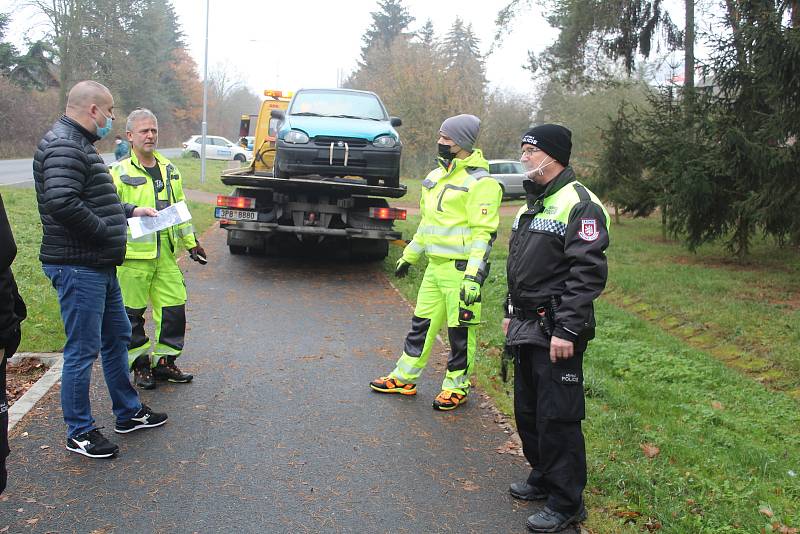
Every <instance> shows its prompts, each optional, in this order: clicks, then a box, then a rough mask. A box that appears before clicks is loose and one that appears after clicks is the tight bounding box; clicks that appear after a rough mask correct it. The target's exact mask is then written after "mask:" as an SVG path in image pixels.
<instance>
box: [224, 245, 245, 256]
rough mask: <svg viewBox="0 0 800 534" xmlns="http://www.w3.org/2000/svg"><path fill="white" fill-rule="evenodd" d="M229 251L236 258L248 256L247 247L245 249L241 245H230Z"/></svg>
mask: <svg viewBox="0 0 800 534" xmlns="http://www.w3.org/2000/svg"><path fill="white" fill-rule="evenodd" d="M228 249H229V250H230V251H231V254H232V255H234V256H240V255H242V254H247V247H243V246H241V245H228Z"/></svg>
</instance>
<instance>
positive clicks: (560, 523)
mask: <svg viewBox="0 0 800 534" xmlns="http://www.w3.org/2000/svg"><path fill="white" fill-rule="evenodd" d="M587 516H588V514H587V513H586V507H585V506H584V505H583V503H581V507H580V508H579V509H578V511H577V512H575V513H574V514H572V515H570V514H563V513H561V512H556V511H555V510H551V509H550V508H548V507H547V506H545V507H544V510H540V511H538V512H536V513H535V514H533V515H532V516H530V517H529V518H528V522H527V523H526V524H527V526H528V530H530V531H531V532H561V531H562V530H564V529H565V528H567V527H568V526H570V525H577V524H578V523H580V522H582V521H586V517H587Z"/></svg>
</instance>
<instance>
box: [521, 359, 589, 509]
mask: <svg viewBox="0 0 800 534" xmlns="http://www.w3.org/2000/svg"><path fill="white" fill-rule="evenodd" d="M515 349H516V351H517V352H516V357H515V358H514V416H515V418H516V421H517V431H518V432H519V436H520V438H521V439H522V451H523V453H524V454H525V458H526V459H527V460H528V462H529V463H530V464H531V473H530V475H529V476H528V483H529V484H531V485H534V486H536V487H538V488H541V489H543V490H545V491H547V492H548V494H549V497H548V499H547V506H548V507H549V508H550V509H552V510H555V511H557V512H561V513H567V514H572V513H575V512H577V511H578V509H579V508H580V506H581V503H582V498H583V497H582V496H583V489H584V488H585V487H586V447H585V444H584V440H583V431H582V430H581V420H582V419H583V418H584V417H585V415H586V414H585V405H584V396H583V353H577V354H575V355H574V356H573V357H572V358H570V359H568V360H558V361H557V363H555V364H553V363H551V362H550V350H549V349H546V348H543V347H537V346H534V345H520V346H518V347H515Z"/></svg>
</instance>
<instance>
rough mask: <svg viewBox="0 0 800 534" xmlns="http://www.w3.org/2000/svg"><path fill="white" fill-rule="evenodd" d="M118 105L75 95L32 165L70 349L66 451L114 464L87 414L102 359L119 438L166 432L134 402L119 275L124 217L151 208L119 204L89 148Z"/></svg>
mask: <svg viewBox="0 0 800 534" xmlns="http://www.w3.org/2000/svg"><path fill="white" fill-rule="evenodd" d="M113 119H114V99H113V97H112V96H111V93H110V92H109V90H108V89H107V88H106V87H105V86H103V85H102V84H99V83H97V82H93V81H83V82H80V83H78V84H76V85H75V87H73V88H72V89H71V90H70V92H69V96H68V97H67V110H66V113H65V114H64V116H63V117H61V118H60V119H59V120H58V121H57V122H56V123H55V124H54V125H53V127H52V128H51V129H50V131H49V132H47V134H45V136H44V138H42V140H41V141H40V142H39V146H38V147H37V149H36V154H35V155H34V158H33V177H34V180H35V182H36V198H37V200H38V203H39V215H40V216H41V219H42V227H43V232H44V235H43V237H42V246H41V249H40V253H39V259H40V260H41V262H42V268H43V269H44V272H45V274H46V275H47V277H48V278H49V279H50V281H51V282H52V283H53V287H54V288H55V289H56V291H57V292H58V301H59V304H60V305H61V318H62V319H63V321H64V331H65V333H66V336H67V342H66V344H65V345H64V368H63V371H62V374H61V409H62V410H63V412H64V421H65V422H66V424H67V449H68V450H70V451H72V452H76V453H78V454H82V455H84V456H88V457H90V458H110V457H112V456H114V455H115V454H116V453H117V451H118V450H119V448H118V447H117V446H116V445H115V444H113V443H111V442H110V441H108V440H107V439H106V438H105V437H104V436H103V435H102V434H101V433H100V431H99V430H98V429H97V426H96V425H95V421H94V419H93V418H92V413H91V409H90V406H89V383H90V382H91V370H92V364H93V363H94V361H95V359H97V354H98V353H100V355H101V358H102V363H103V374H104V375H105V379H106V385H107V387H108V391H109V393H110V394H111V401H112V408H113V411H114V415H115V416H116V421H117V422H116V424H115V426H114V431H115V432H117V433H120V434H124V433H128V432H132V431H134V430H138V429H140V428H149V427H155V426H160V425H163V424H164V423H165V422H166V420H167V416H166V414H160V413H154V412H153V411H152V410H150V409H149V408H148V407H147V406H144V405H143V404H142V403H141V402H140V401H139V396H138V394H137V393H136V390H135V389H134V388H133V386H132V385H131V383H130V380H129V379H128V343H129V342H130V340H131V324H130V322H129V321H128V316H127V314H126V313H125V307H124V305H123V303H122V294H121V292H120V289H119V284H118V283H117V276H116V268H117V265H121V264H122V261H123V260H124V259H125V242H126V224H127V222H126V221H127V218H128V217H141V216H155V215H156V214H157V212H156V211H155V210H154V209H152V208H137V207H136V206H132V205H130V204H122V203H120V200H119V197H118V196H117V193H116V188H115V187H114V183H113V181H112V179H111V175H110V174H109V172H108V167H107V166H106V164H105V163H104V162H103V159H102V158H101V157H100V155H99V154H98V153H97V150H96V149H95V147H94V143H95V142H97V141H99V140H100V139H102V138H103V137H105V136H106V135H108V133H109V132H110V131H111V125H112V122H113Z"/></svg>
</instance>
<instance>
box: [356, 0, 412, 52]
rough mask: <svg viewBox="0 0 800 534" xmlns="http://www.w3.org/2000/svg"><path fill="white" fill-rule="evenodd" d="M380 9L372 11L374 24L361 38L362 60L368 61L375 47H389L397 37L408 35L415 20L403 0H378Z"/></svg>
mask: <svg viewBox="0 0 800 534" xmlns="http://www.w3.org/2000/svg"><path fill="white" fill-rule="evenodd" d="M378 8H379V11H373V12H372V13H370V15H371V16H372V25H371V26H370V27H369V29H368V30H367V32H366V33H365V34H364V36H363V37H362V38H361V40H362V41H363V43H364V44H363V46H362V47H361V61H362V63H366V61H367V54H368V52H369V50H370V49H372V48H373V47H376V46H377V47H380V48H383V49H388V48H390V47H391V45H392V43H393V42H394V40H395V39H397V38H398V37H400V36H403V35H406V30H407V29H408V26H409V25H410V24H411V23H412V22H414V17H412V16H411V15H410V14H409V12H408V9H406V7H405V6H404V5H403V0H378Z"/></svg>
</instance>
